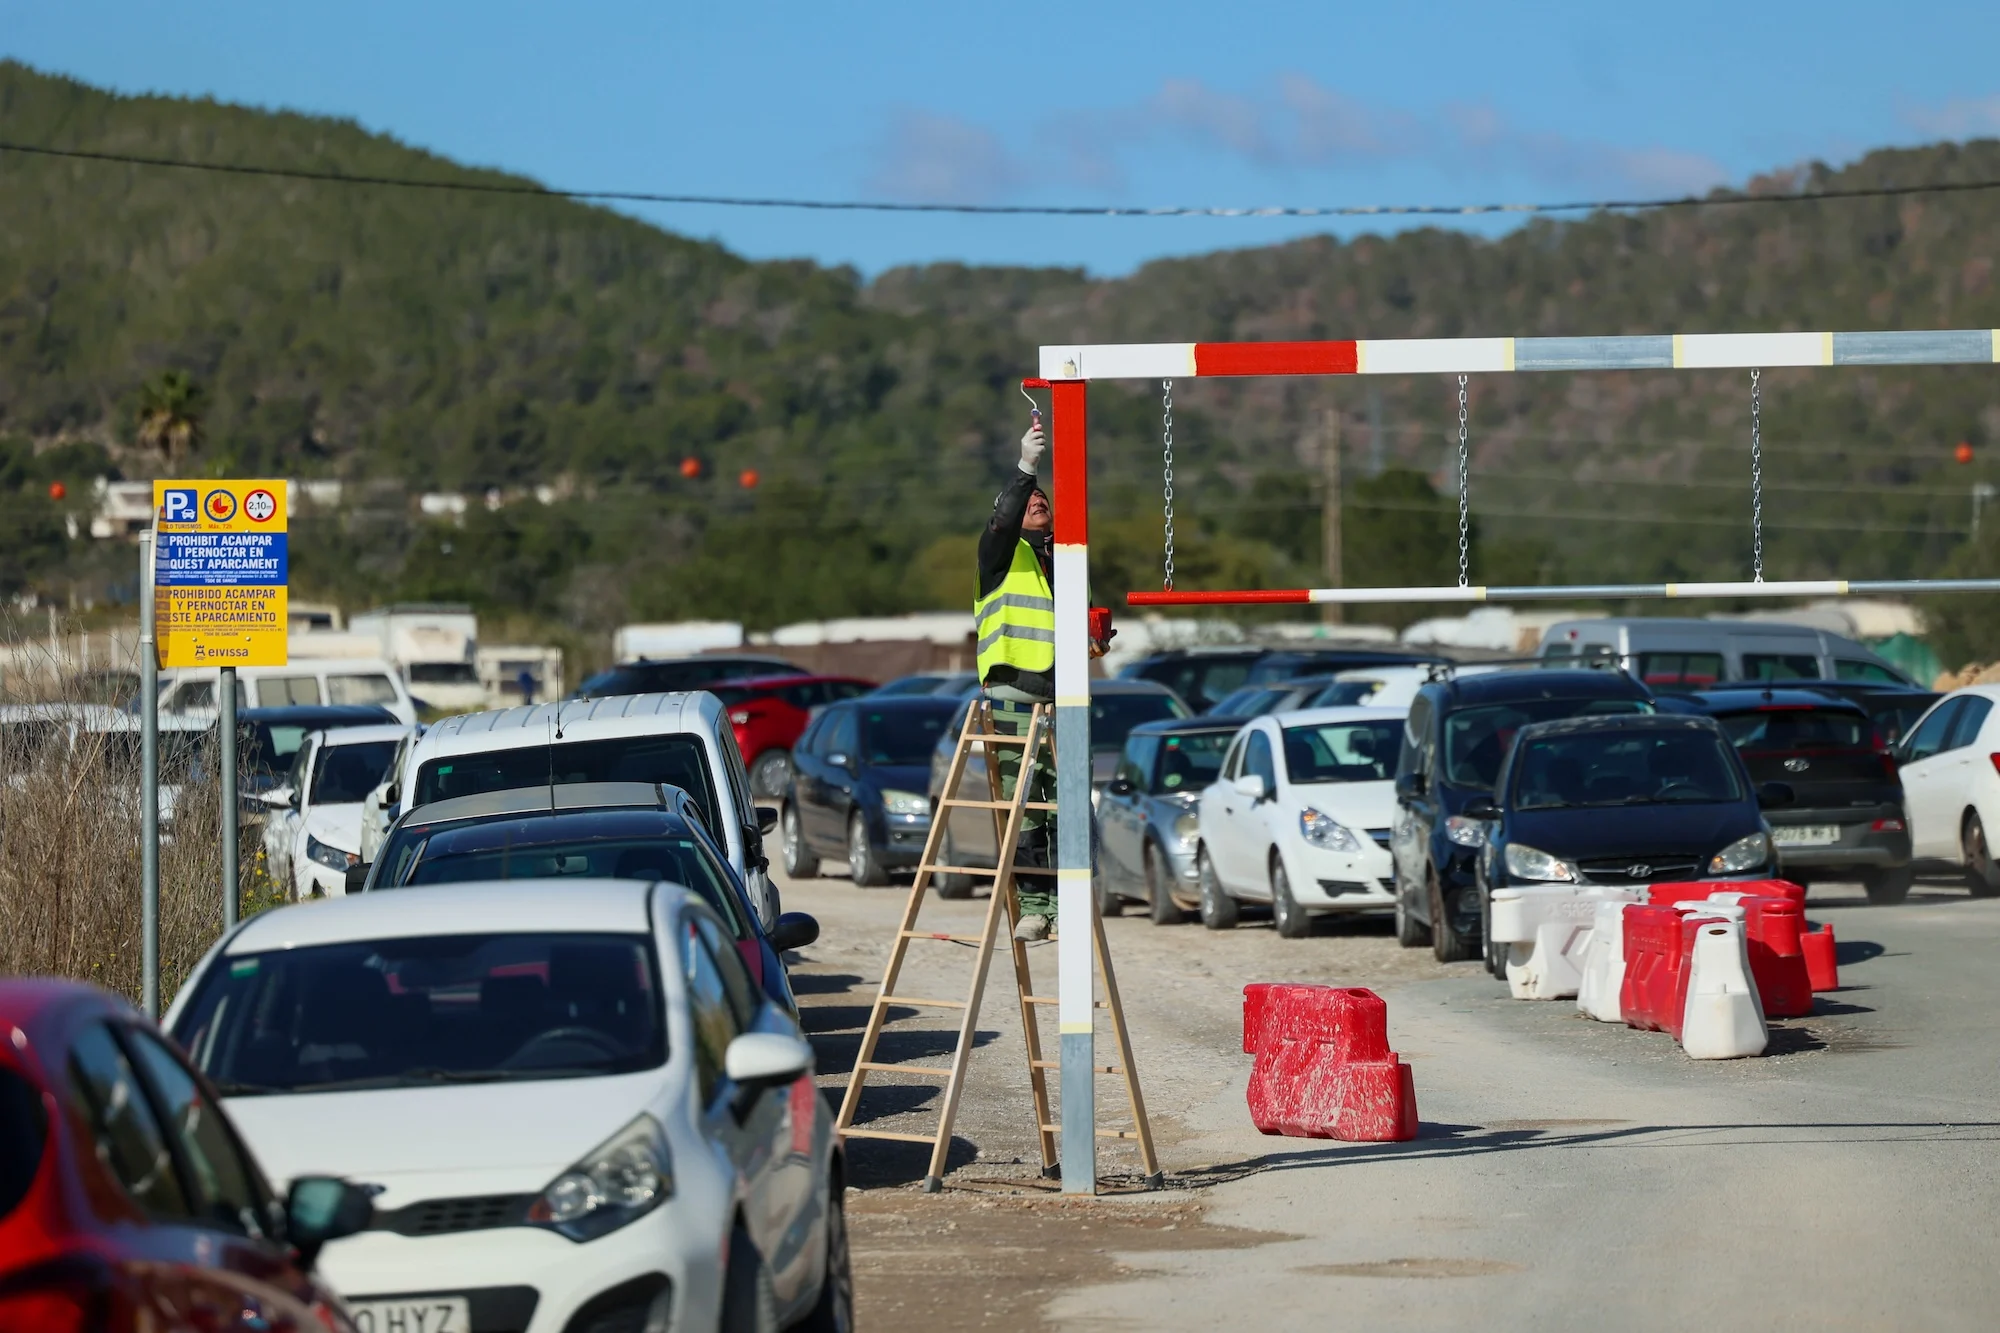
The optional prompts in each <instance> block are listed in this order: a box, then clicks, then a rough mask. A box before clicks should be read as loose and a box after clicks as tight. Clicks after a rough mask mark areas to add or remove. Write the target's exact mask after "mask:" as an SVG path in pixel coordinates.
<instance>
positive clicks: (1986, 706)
mask: <svg viewBox="0 0 2000 1333" xmlns="http://www.w3.org/2000/svg"><path fill="white" fill-rule="evenodd" d="M1992 711H1993V701H1992V700H1991V699H1989V698H1987V697H1986V696H1985V695H1983V694H1968V695H1966V696H1965V698H1964V699H1963V700H1962V701H1960V703H1959V706H1958V721H1957V722H1956V723H1954V724H1953V725H1952V728H1951V739H1950V740H1948V741H1946V742H1945V746H1944V748H1945V749H1947V750H1959V749H1963V748H1964V747H1966V746H1968V745H1970V744H1972V743H1973V742H1974V741H1976V740H1978V739H1979V729H1980V728H1981V727H1983V726H1985V725H1986V715H1987V714H1988V713H1991V712H1992Z"/></svg>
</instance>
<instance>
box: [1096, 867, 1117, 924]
mask: <svg viewBox="0 0 2000 1333" xmlns="http://www.w3.org/2000/svg"><path fill="white" fill-rule="evenodd" d="M1090 887H1091V890H1092V891H1093V892H1095V893H1096V894H1097V914H1098V915H1099V916H1124V915H1125V900H1124V899H1123V898H1120V897H1119V896H1118V895H1117V894H1116V893H1114V892H1112V890H1111V886H1110V885H1109V884H1107V883H1105V880H1104V872H1103V871H1101V870H1093V871H1092V872H1091V874H1090Z"/></svg>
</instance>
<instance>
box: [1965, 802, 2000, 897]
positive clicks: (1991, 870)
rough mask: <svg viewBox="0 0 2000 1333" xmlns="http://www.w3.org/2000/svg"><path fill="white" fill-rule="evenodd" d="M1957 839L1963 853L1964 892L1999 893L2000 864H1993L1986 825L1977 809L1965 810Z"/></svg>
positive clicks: (1976, 894)
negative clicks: (1981, 821) (1980, 820)
mask: <svg viewBox="0 0 2000 1333" xmlns="http://www.w3.org/2000/svg"><path fill="white" fill-rule="evenodd" d="M1958 841H1959V847H1960V848H1961V849H1962V850H1963V851H1964V853H1965V888H1966V892H1968V893H1970V894H1971V895H1972V896H1973V897H1975V898H1991V897H1993V896H1994V895H1995V894H2000V866H1996V865H1994V864H1993V848H1992V846H1991V845H1990V844H1988V843H1987V841H1986V825H1984V824H1982V823H1980V822H1979V812H1978V811H1977V810H1968V811H1966V813H1965V823H1964V824H1963V825H1961V826H1960V828H1959V833H1958Z"/></svg>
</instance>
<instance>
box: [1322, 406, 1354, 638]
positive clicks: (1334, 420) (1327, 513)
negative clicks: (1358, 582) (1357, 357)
mask: <svg viewBox="0 0 2000 1333" xmlns="http://www.w3.org/2000/svg"><path fill="white" fill-rule="evenodd" d="M1319 475H1320V486H1321V490H1320V497H1319V544H1320V571H1321V573H1323V574H1324V575H1325V576H1326V586H1327V587H1329V588H1338V587H1339V586H1340V585H1341V584H1343V583H1345V582H1346V581H1347V576H1346V575H1345V574H1343V573H1342V572H1341V566H1340V411H1339V409H1337V408H1332V407H1329V408H1328V409H1327V410H1326V429H1325V430H1323V431H1322V432H1320V443H1319ZM1320 619H1321V621H1323V622H1324V623H1326V624H1328V625H1338V624H1339V623H1340V621H1341V610H1340V603H1338V602H1326V603H1323V604H1322V606H1321V610H1320Z"/></svg>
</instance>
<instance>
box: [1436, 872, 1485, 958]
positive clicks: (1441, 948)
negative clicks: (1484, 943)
mask: <svg viewBox="0 0 2000 1333" xmlns="http://www.w3.org/2000/svg"><path fill="white" fill-rule="evenodd" d="M1424 890H1425V893H1426V895H1427V896H1428V897H1429V899H1430V905H1431V956H1432V957H1434V958H1436V959H1437V960H1438V961H1439V962H1440V963H1463V962H1467V961H1469V960H1471V959H1472V958H1474V957H1476V956H1477V953H1478V951H1477V948H1476V947H1475V944H1476V942H1475V941H1474V940H1473V939H1472V938H1471V937H1470V936H1468V935H1466V934H1464V933H1463V932H1462V931H1459V930H1457V929H1456V928H1454V927H1453V926H1452V924H1451V918H1450V917H1449V916H1447V915H1446V914H1445V910H1444V890H1443V889H1442V888H1440V887H1439V886H1438V878H1437V871H1435V870H1431V871H1426V872H1425V874H1424Z"/></svg>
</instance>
